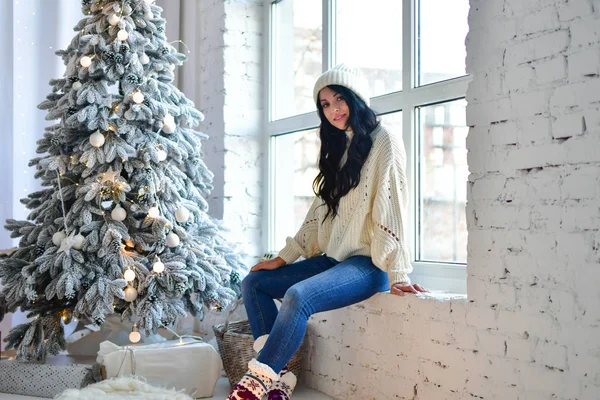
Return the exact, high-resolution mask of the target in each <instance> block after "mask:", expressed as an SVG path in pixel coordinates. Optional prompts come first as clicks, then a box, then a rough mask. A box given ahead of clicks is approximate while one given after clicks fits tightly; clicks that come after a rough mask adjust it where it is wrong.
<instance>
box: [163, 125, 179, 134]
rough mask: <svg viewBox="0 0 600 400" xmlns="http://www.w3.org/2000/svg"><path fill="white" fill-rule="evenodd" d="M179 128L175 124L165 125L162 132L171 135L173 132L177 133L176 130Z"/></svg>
mask: <svg viewBox="0 0 600 400" xmlns="http://www.w3.org/2000/svg"><path fill="white" fill-rule="evenodd" d="M176 128H177V125H175V122H173V123H172V124H171V123H169V124H164V125H163V127H162V130H163V132H164V133H168V134H171V133H173V132H175V129H176Z"/></svg>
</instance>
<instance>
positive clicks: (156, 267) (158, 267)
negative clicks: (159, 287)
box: [152, 261, 165, 274]
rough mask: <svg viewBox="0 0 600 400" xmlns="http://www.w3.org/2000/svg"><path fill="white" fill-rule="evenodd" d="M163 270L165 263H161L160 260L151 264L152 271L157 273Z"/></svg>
mask: <svg viewBox="0 0 600 400" xmlns="http://www.w3.org/2000/svg"><path fill="white" fill-rule="evenodd" d="M164 270H165V264H163V263H162V261H157V262H155V263H154V265H153V266H152V271H154V272H156V273H157V274H160V273H162V272H163V271H164Z"/></svg>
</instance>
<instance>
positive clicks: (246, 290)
mask: <svg viewBox="0 0 600 400" xmlns="http://www.w3.org/2000/svg"><path fill="white" fill-rule="evenodd" d="M336 263H337V261H335V260H334V259H332V258H330V257H327V256H317V257H312V258H308V259H306V260H303V261H298V262H295V263H292V264H288V265H284V266H282V267H279V268H277V269H274V270H269V271H265V270H260V271H255V272H250V273H249V274H248V275H247V276H246V277H245V278H244V280H243V281H242V293H243V294H244V295H247V294H250V291H254V290H258V291H260V292H262V293H264V294H266V295H268V296H269V297H271V298H273V299H279V298H282V297H283V296H284V295H285V292H286V291H287V290H288V289H289V288H290V287H292V286H293V285H295V284H297V283H298V282H301V281H303V280H305V279H309V278H311V277H313V276H315V275H318V274H320V273H323V272H324V271H327V270H328V269H330V268H332V267H333V266H334V265H335V264H336Z"/></svg>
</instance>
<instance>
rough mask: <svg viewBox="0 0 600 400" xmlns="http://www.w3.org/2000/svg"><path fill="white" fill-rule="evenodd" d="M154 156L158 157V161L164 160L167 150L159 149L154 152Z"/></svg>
mask: <svg viewBox="0 0 600 400" xmlns="http://www.w3.org/2000/svg"><path fill="white" fill-rule="evenodd" d="M156 157H157V158H158V161H165V160H166V159H167V152H166V151H164V150H163V149H160V150H158V151H157V152H156Z"/></svg>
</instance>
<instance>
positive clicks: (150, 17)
mask: <svg viewBox="0 0 600 400" xmlns="http://www.w3.org/2000/svg"><path fill="white" fill-rule="evenodd" d="M144 17H145V18H146V19H153V18H154V14H153V13H152V11H146V12H145V13H144Z"/></svg>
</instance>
